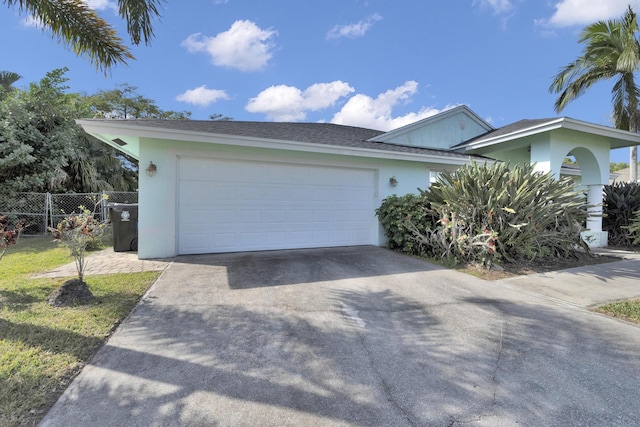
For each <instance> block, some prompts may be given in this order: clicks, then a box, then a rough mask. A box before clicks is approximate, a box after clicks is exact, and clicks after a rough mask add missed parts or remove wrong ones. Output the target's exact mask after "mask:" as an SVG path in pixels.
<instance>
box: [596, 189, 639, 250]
mask: <svg viewBox="0 0 640 427" xmlns="http://www.w3.org/2000/svg"><path fill="white" fill-rule="evenodd" d="M639 210H640V185H638V184H637V183H628V182H616V183H613V184H611V185H605V186H604V206H603V214H604V215H605V216H604V218H603V219H602V229H603V230H605V231H607V232H609V238H608V240H609V244H610V245H613V246H630V245H631V244H632V243H633V237H632V236H631V234H630V230H629V229H628V227H629V226H630V225H631V220H632V218H633V215H634V212H637V211H639Z"/></svg>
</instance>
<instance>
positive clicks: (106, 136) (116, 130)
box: [77, 120, 490, 165]
mask: <svg viewBox="0 0 640 427" xmlns="http://www.w3.org/2000/svg"><path fill="white" fill-rule="evenodd" d="M77 123H78V124H79V125H80V126H82V127H83V128H84V129H85V131H86V132H87V133H89V134H91V135H94V136H96V137H97V138H99V139H100V140H101V141H104V142H106V143H107V144H109V145H111V146H113V147H115V148H117V149H120V150H122V148H120V147H118V146H117V145H115V144H114V143H113V141H112V138H111V136H113V135H122V134H123V133H125V134H126V135H127V136H128V137H134V138H138V139H139V138H150V139H164V140H167V139H168V140H174V141H185V142H201V143H206V144H222V145H233V146H241V147H251V148H269V149H277V150H294V151H302V152H308V153H319V154H337V155H347V156H358V157H369V158H379V159H390V160H405V161H414V162H421V163H444V164H449V165H464V164H467V163H469V162H470V159H471V157H473V156H469V155H465V154H458V155H455V156H451V155H445V154H443V155H437V154H432V153H408V152H400V151H387V150H375V149H371V148H361V147H349V146H342V145H332V144H313V143H309V142H301V141H289V140H280V139H268V138H256V137H246V136H236V135H227V134H218V133H208V132H197V131H187V130H176V129H168V128H162V129H158V128H150V127H145V126H144V125H137V124H136V125H127V126H126V127H118V126H114V125H113V124H109V123H106V122H104V121H93V120H77ZM123 131H126V132H123ZM123 151H124V150H123ZM136 158H137V157H136ZM487 161H490V159H487Z"/></svg>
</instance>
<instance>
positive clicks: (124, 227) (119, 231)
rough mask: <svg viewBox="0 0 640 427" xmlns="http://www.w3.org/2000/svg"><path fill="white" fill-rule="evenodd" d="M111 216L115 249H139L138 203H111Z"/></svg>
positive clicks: (121, 250)
mask: <svg viewBox="0 0 640 427" xmlns="http://www.w3.org/2000/svg"><path fill="white" fill-rule="evenodd" d="M107 207H108V208H109V218H110V219H111V226H112V227H113V250H114V251H115V252H127V251H137V250H138V205H137V204H122V203H109V204H108V205H107Z"/></svg>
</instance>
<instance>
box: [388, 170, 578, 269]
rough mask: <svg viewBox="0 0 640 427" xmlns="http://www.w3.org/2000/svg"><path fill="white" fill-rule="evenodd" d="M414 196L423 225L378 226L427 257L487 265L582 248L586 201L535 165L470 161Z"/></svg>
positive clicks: (567, 184)
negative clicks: (411, 242)
mask: <svg viewBox="0 0 640 427" xmlns="http://www.w3.org/2000/svg"><path fill="white" fill-rule="evenodd" d="M419 197H420V198H419V200H420V201H421V203H422V206H421V207H422V208H423V210H424V213H423V217H422V220H423V221H424V219H425V218H426V219H427V224H424V223H421V222H420V221H419V220H414V219H412V220H411V221H406V222H405V223H402V227H400V226H398V225H397V224H401V223H400V222H399V218H400V215H396V216H395V217H394V220H395V222H391V224H396V225H395V228H389V225H388V224H384V223H383V226H384V227H385V230H386V231H387V233H390V234H388V235H391V236H395V233H399V232H401V230H403V229H404V230H407V234H406V235H404V236H402V237H394V241H400V242H403V241H404V240H403V239H405V240H410V239H414V240H416V241H417V242H419V244H420V248H421V252H423V253H424V254H426V255H427V256H434V257H443V258H448V259H452V260H454V261H456V262H476V263H480V264H482V265H485V266H490V265H491V264H492V263H495V262H499V261H501V260H508V261H516V260H533V259H535V258H547V257H569V256H572V255H574V254H575V250H576V248H577V247H578V246H582V247H584V248H586V245H585V244H584V242H582V240H581V238H580V231H581V230H582V224H584V222H585V221H586V217H587V205H586V200H585V197H584V195H583V194H582V193H579V192H576V191H574V187H573V183H572V181H571V180H569V179H562V180H559V181H558V180H555V179H554V178H553V176H552V175H551V174H542V173H538V172H535V171H534V170H533V166H529V165H518V166H515V167H513V168H509V166H508V165H507V164H505V163H496V164H494V165H485V164H483V165H481V164H477V163H472V164H470V165H467V166H463V167H461V168H460V169H458V170H457V171H455V172H453V173H448V172H444V173H442V174H441V175H440V176H439V178H438V180H437V181H436V182H435V183H434V184H432V185H431V187H430V188H429V190H428V191H422V192H421V196H419ZM414 209H415V210H418V207H416V208H414ZM434 219H435V220H437V221H436V222H435V223H434ZM392 230H393V232H392Z"/></svg>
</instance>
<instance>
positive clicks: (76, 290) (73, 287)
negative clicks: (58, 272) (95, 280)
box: [47, 279, 93, 307]
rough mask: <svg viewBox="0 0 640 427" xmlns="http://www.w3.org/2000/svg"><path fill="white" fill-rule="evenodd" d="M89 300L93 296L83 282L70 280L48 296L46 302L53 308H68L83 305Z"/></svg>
mask: <svg viewBox="0 0 640 427" xmlns="http://www.w3.org/2000/svg"><path fill="white" fill-rule="evenodd" d="M91 298H93V294H92V293H91V290H89V287H88V286H87V284H86V283H85V282H83V281H81V280H79V279H71V280H67V281H66V282H64V283H63V284H62V285H61V286H60V287H59V288H58V289H56V290H55V291H53V292H52V293H51V294H49V297H48V298H47V302H48V303H49V305H52V306H54V307H69V306H74V305H78V304H84V303H86V302H88V301H90V300H91Z"/></svg>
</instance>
